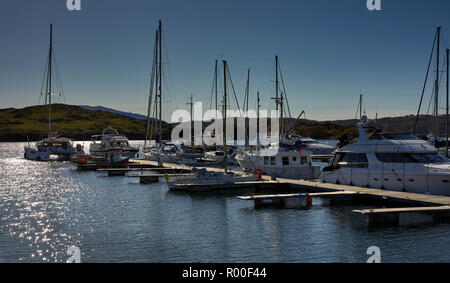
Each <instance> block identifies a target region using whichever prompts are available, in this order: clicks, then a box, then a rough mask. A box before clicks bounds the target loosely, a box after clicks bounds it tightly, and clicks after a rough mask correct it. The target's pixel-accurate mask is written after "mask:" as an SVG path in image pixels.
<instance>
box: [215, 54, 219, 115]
mask: <svg viewBox="0 0 450 283" xmlns="http://www.w3.org/2000/svg"><path fill="white" fill-rule="evenodd" d="M214 92H215V95H216V119H217V111H218V110H219V108H217V60H216V64H215V66H214Z"/></svg>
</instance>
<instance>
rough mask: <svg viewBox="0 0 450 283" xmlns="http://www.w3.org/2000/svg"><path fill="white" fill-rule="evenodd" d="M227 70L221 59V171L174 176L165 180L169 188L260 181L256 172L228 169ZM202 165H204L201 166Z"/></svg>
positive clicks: (224, 62) (200, 171) (202, 169)
mask: <svg viewBox="0 0 450 283" xmlns="http://www.w3.org/2000/svg"><path fill="white" fill-rule="evenodd" d="M228 72H229V70H228V67H227V61H226V60H223V74H224V80H223V83H224V88H223V119H222V123H223V131H224V132H223V153H224V155H223V162H222V164H221V165H222V166H223V171H208V170H206V169H205V168H201V169H198V170H196V172H195V174H193V175H192V176H187V177H182V178H176V180H175V181H168V180H166V183H167V186H168V188H169V190H177V185H180V184H186V183H189V184H197V185H199V184H201V185H209V186H211V187H212V188H213V189H214V185H216V184H233V183H236V182H249V181H260V180H261V178H260V176H258V175H256V174H236V173H234V172H229V171H228V162H227V161H228V158H229V157H228V154H229V153H228V149H227V139H226V137H227V133H226V121H227V111H226V110H227V107H228V105H227V103H228V99H227V78H228V77H227V73H228ZM202 167H204V166H202Z"/></svg>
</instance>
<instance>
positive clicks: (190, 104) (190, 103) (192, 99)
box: [186, 93, 194, 147]
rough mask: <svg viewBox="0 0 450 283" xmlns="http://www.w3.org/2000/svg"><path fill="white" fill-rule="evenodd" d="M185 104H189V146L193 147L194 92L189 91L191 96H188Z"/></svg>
mask: <svg viewBox="0 0 450 283" xmlns="http://www.w3.org/2000/svg"><path fill="white" fill-rule="evenodd" d="M186 104H187V105H189V106H190V115H191V130H190V131H191V147H194V134H193V133H192V132H193V129H194V110H193V106H194V94H192V93H191V96H190V97H189V102H188V103H186Z"/></svg>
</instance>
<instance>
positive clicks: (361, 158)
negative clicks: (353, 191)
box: [336, 153, 369, 168]
mask: <svg viewBox="0 0 450 283" xmlns="http://www.w3.org/2000/svg"><path fill="white" fill-rule="evenodd" d="M336 160H338V159H336ZM337 162H338V163H337V164H339V165H340V166H341V167H352V168H367V167H368V165H369V161H368V160H367V156H366V154H365V153H344V154H343V156H341V159H340V160H338V161H337Z"/></svg>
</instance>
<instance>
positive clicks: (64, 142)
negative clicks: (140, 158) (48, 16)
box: [24, 24, 82, 161]
mask: <svg viewBox="0 0 450 283" xmlns="http://www.w3.org/2000/svg"><path fill="white" fill-rule="evenodd" d="M54 60H55V59H54V50H53V25H52V24H50V46H49V52H48V61H47V65H46V70H45V74H44V79H45V88H43V89H44V90H45V93H41V95H42V94H43V95H45V101H46V106H47V107H48V136H47V138H45V139H43V140H40V141H38V142H37V143H36V145H35V147H31V146H30V145H28V146H25V147H24V150H25V153H24V157H25V159H29V160H36V161H48V160H50V159H51V156H52V155H53V156H57V158H58V160H69V159H70V157H71V156H72V155H73V154H75V153H77V151H78V152H82V149H81V146H77V149H75V148H74V146H73V142H72V140H71V139H69V138H64V137H60V136H59V135H57V134H56V133H54V132H53V131H52V96H54V95H55V93H54V88H53V83H54V82H52V73H53V72H54V70H55V68H53V61H54ZM56 74H58V72H56Z"/></svg>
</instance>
